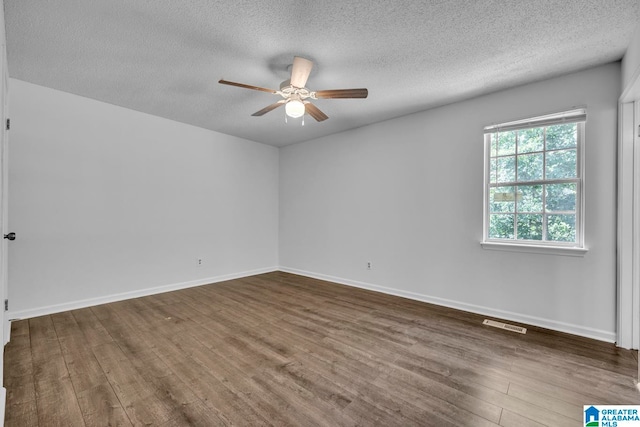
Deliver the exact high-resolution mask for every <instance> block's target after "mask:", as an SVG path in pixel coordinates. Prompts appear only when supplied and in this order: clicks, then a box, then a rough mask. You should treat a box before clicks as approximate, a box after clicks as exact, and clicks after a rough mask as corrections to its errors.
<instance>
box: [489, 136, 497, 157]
mask: <svg viewBox="0 0 640 427" xmlns="http://www.w3.org/2000/svg"><path fill="white" fill-rule="evenodd" d="M489 155H490V156H491V157H495V156H497V155H498V135H497V134H495V133H492V134H491V152H490V153H489Z"/></svg>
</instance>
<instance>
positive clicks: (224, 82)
mask: <svg viewBox="0 0 640 427" xmlns="http://www.w3.org/2000/svg"><path fill="white" fill-rule="evenodd" d="M218 83H220V84H223V85H229V86H236V87H243V88H245V89H253V90H260V91H262V92H269V93H276V91H275V90H273V89H267V88H264V87H259V86H251V85H246V84H244V83H236V82H230V81H228V80H224V79H220V80H218Z"/></svg>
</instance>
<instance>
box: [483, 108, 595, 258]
mask: <svg viewBox="0 0 640 427" xmlns="http://www.w3.org/2000/svg"><path fill="white" fill-rule="evenodd" d="M585 121H586V112H585V111H584V110H573V111H568V112H564V113H559V114H553V115H547V116H542V117H536V118H532V119H527V120H521V121H516V122H509V123H504V124H500V125H494V126H488V127H486V128H485V191H484V205H485V209H484V242H485V243H491V242H494V243H507V244H511V245H527V246H531V245H539V246H553V247H572V248H582V247H583V232H582V229H583V221H582V211H583V208H582V206H583V190H584V188H583V180H582V173H583V165H582V158H583V146H584V122H585Z"/></svg>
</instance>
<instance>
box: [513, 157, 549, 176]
mask: <svg viewBox="0 0 640 427" xmlns="http://www.w3.org/2000/svg"><path fill="white" fill-rule="evenodd" d="M542 159H543V154H542V153H536V154H522V155H520V156H518V181H536V180H539V179H542V163H543V160H542Z"/></svg>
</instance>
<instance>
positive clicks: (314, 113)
mask: <svg viewBox="0 0 640 427" xmlns="http://www.w3.org/2000/svg"><path fill="white" fill-rule="evenodd" d="M304 112H305V113H307V114H308V115H310V116H311V117H313V118H314V119H316V121H317V122H323V121H325V120H327V119H328V118H329V116H327V115H326V114H325V113H323V112H322V111H320V109H319V108H318V107H316V106H315V105H313V104H312V103H310V102H309V101H307V102H305V103H304Z"/></svg>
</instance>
